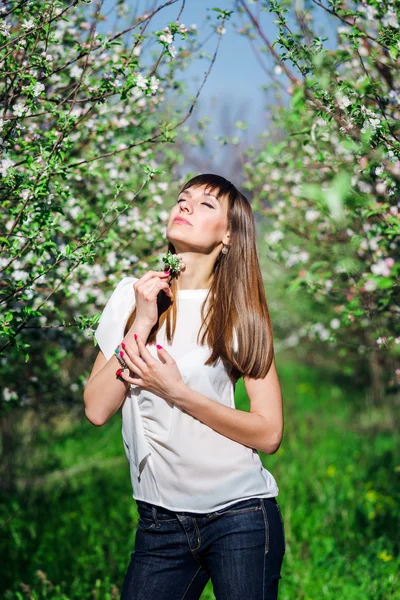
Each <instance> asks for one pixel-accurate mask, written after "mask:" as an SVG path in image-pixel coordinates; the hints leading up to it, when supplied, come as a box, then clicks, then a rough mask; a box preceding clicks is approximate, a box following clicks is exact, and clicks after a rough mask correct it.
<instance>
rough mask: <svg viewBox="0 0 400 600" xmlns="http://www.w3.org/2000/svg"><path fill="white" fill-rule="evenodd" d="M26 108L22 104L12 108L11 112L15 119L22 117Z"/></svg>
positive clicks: (19, 103)
mask: <svg viewBox="0 0 400 600" xmlns="http://www.w3.org/2000/svg"><path fill="white" fill-rule="evenodd" d="M27 110H28V107H27V106H25V105H24V104H22V102H17V104H16V105H15V106H14V107H13V112H14V113H15V115H16V116H17V117H23V116H24V114H25V113H26V111H27Z"/></svg>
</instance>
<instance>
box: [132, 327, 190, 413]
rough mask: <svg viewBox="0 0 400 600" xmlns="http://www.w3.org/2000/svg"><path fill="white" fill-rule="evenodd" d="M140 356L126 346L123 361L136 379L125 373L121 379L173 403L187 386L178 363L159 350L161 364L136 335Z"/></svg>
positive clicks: (161, 349)
mask: <svg viewBox="0 0 400 600" xmlns="http://www.w3.org/2000/svg"><path fill="white" fill-rule="evenodd" d="M135 339H136V344H137V348H138V354H135V353H134V352H132V351H130V350H129V348H128V347H127V346H126V345H125V348H124V350H123V352H124V355H123V359H124V360H125V362H126V364H127V365H128V367H129V369H130V371H131V372H132V374H133V375H134V377H130V376H129V375H127V374H125V373H124V372H123V371H122V372H121V374H120V377H121V378H122V379H123V380H124V381H126V382H128V383H132V384H134V385H138V386H140V387H143V388H144V389H146V390H149V391H150V392H152V393H153V394H156V395H157V396H161V397H162V398H165V399H167V400H169V401H171V402H174V398H175V396H176V395H177V392H178V390H179V388H181V387H182V386H184V385H185V383H184V381H183V379H182V375H181V373H180V371H179V369H178V366H177V364H176V361H175V360H174V359H173V358H172V356H171V355H170V354H169V353H168V352H167V351H166V350H165V348H162V347H161V346H160V348H157V352H158V355H159V357H160V358H161V361H162V362H160V361H159V360H157V359H156V358H154V357H153V356H152V354H150V352H149V351H148V350H147V348H146V345H145V344H144V342H143V340H142V338H141V337H140V336H139V335H137V334H135Z"/></svg>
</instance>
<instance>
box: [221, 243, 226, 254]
mask: <svg viewBox="0 0 400 600" xmlns="http://www.w3.org/2000/svg"><path fill="white" fill-rule="evenodd" d="M221 252H222V253H223V254H228V246H225V245H224V246H223V248H222V250H221Z"/></svg>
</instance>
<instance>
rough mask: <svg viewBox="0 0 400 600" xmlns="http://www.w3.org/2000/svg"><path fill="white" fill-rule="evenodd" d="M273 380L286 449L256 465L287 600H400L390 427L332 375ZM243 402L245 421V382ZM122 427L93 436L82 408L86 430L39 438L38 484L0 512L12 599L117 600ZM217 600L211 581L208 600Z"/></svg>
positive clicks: (128, 517)
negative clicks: (269, 483)
mask: <svg viewBox="0 0 400 600" xmlns="http://www.w3.org/2000/svg"><path fill="white" fill-rule="evenodd" d="M278 359H279V357H278ZM278 371H279V375H280V379H281V384H282V389H283V395H284V415H285V431H284V438H283V441H282V445H281V447H280V449H279V450H278V452H277V453H276V454H274V455H272V456H268V455H262V454H261V458H262V460H263V463H264V465H265V467H266V468H267V469H269V470H270V471H271V472H272V474H273V475H274V477H275V479H276V480H277V483H278V486H279V489H280V494H279V498H278V501H279V503H280V506H281V509H282V513H283V518H284V522H285V534H286V554H285V558H284V562H283V567H282V572H281V575H282V579H281V581H280V594H279V598H280V600H294V599H296V600H297V599H304V600H319V599H332V600H337V599H338V598H341V599H343V600H367V599H371V600H372V599H373V600H381V599H382V600H395V599H400V591H399V589H400V581H399V575H398V573H399V572H400V559H399V540H400V530H399V522H400V519H399V510H398V506H399V496H400V493H399V485H398V478H399V472H400V457H399V444H398V434H397V433H395V432H394V431H392V428H391V424H390V419H388V418H387V416H385V418H384V415H385V413H384V411H375V412H372V411H371V412H370V413H369V412H366V411H365V410H364V409H361V408H360V407H361V406H362V394H361V392H360V391H359V390H354V389H351V387H349V386H348V387H344V385H343V384H340V385H339V384H338V383H335V380H334V379H333V378H332V375H329V374H327V373H322V372H320V371H316V370H314V369H312V368H310V367H303V366H301V365H298V364H291V363H282V364H280V362H279V360H278ZM236 398H237V404H238V407H239V408H242V409H243V410H248V399H247V398H246V395H245V393H244V387H243V383H242V381H240V382H239V384H238V387H237V393H236ZM120 428H121V420H120V417H119V416H118V415H115V416H114V418H113V419H112V420H111V421H110V422H109V423H107V424H106V425H105V426H104V427H101V428H97V427H94V426H93V425H91V424H90V423H89V422H88V421H87V420H86V418H85V417H84V413H83V408H82V413H81V418H80V419H78V420H76V419H72V420H69V421H68V420H67V421H65V422H64V423H60V427H58V428H57V429H51V430H48V429H47V430H44V431H43V432H41V434H40V435H39V436H38V438H37V442H36V444H35V452H36V454H35V460H36V461H37V462H38V465H39V466H40V469H38V470H39V471H41V474H40V476H39V475H38V476H37V478H36V481H35V482H33V483H34V485H33V484H32V483H31V484H30V486H29V488H26V489H25V490H23V489H22V488H21V492H19V493H18V494H14V495H13V496H12V497H8V498H2V499H1V503H0V511H1V513H0V522H1V523H2V524H3V526H2V529H1V536H0V552H1V555H0V558H1V563H2V569H1V570H2V583H1V588H0V596H1V597H4V598H5V600H14V599H15V600H20V599H21V600H22V599H28V598H29V599H31V600H37V599H42V598H43V599H44V598H46V599H51V600H67V599H68V600H75V599H76V600H78V599H79V600H86V599H87V600H89V599H90V600H108V599H111V598H116V599H118V598H119V594H120V588H121V586H122V581H123V577H124V575H125V571H126V568H127V565H128V562H129V558H130V553H131V552H132V551H133V548H134V541H135V530H136V524H137V519H138V514H137V510H136V504H135V502H134V500H133V498H132V492H131V484H130V479H129V468H128V463H127V461H126V458H125V453H124V450H123V446H122V440H121V433H120ZM29 475H30V473H26V474H25V476H26V477H28V476H29ZM213 598H214V595H213V592H212V584H211V581H210V582H209V584H208V585H207V587H206V589H205V590H204V592H203V595H202V600H212V599H213ZM161 600H162V599H161ZM244 600H246V599H244Z"/></svg>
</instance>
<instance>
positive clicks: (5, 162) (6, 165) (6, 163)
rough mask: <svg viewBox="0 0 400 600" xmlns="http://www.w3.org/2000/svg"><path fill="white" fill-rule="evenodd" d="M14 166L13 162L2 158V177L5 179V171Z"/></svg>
mask: <svg viewBox="0 0 400 600" xmlns="http://www.w3.org/2000/svg"><path fill="white" fill-rule="evenodd" d="M14 165H15V162H14V161H13V160H11V159H9V158H3V160H2V161H1V166H0V172H1V175H2V176H3V177H7V171H8V169H10V168H11V167H13V166H14Z"/></svg>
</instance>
